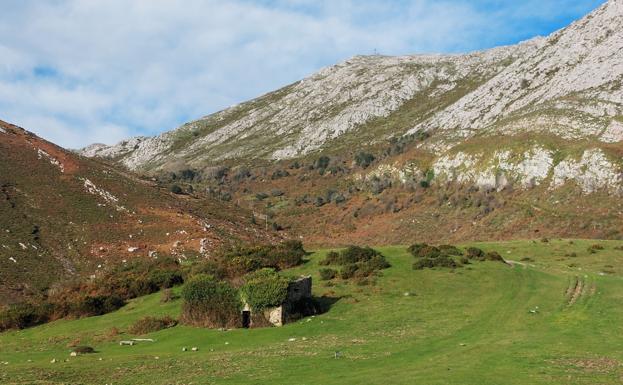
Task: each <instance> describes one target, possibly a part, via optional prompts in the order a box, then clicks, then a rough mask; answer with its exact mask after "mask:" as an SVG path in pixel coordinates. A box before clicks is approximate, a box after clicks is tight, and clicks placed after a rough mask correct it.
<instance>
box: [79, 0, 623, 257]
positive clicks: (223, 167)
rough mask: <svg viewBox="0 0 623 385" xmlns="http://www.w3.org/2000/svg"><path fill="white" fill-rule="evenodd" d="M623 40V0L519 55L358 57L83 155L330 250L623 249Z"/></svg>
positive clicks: (514, 49) (512, 51) (508, 50)
mask: <svg viewBox="0 0 623 385" xmlns="http://www.w3.org/2000/svg"><path fill="white" fill-rule="evenodd" d="M621 31H623V0H610V1H608V2H607V3H605V4H604V5H602V6H601V7H600V8H598V9H596V10H595V11H594V12H592V13H591V14H589V15H587V16H586V17H584V18H582V19H581V20H579V21H577V22H575V23H573V24H571V25H570V26H568V27H567V28H564V29H562V30H560V31H557V32H555V33H553V34H552V35H550V36H548V37H545V38H535V39H532V40H530V41H526V42H523V43H521V44H519V45H516V46H509V47H500V48H495V49H491V50H487V51H482V52H474V53H470V54H465V55H416V56H401V57H387V56H359V57H354V58H352V59H350V60H347V61H345V62H343V63H340V64H338V65H335V66H332V67H329V68H326V69H323V70H321V71H320V72H318V73H316V74H313V75H311V76H310V77H308V78H306V79H303V80H301V81H299V82H297V83H294V84H292V85H289V86H287V87H284V88H282V89H280V90H277V91H275V92H272V93H269V94H267V95H264V96H261V97H259V98H257V99H255V100H251V101H249V102H245V103H242V104H240V105H237V106H234V107H231V108H229V109H226V110H224V111H221V112H218V113H216V114H213V115H209V116H207V117H204V118H201V119H199V120H196V121H194V122H190V123H187V124H185V125H183V126H182V127H180V128H178V129H175V130H173V131H170V132H166V133H164V134H162V135H159V136H156V137H150V138H144V137H140V138H132V139H129V140H127V141H124V142H122V143H119V144H117V145H115V146H104V145H93V146H90V147H88V148H85V149H83V150H82V151H81V153H82V154H83V155H86V156H89V157H99V158H106V159H109V160H112V161H114V162H117V163H118V164H119V165H122V166H124V167H126V168H128V169H130V170H134V171H137V172H139V173H142V174H146V175H151V176H156V177H157V178H158V179H159V180H160V181H162V182H164V183H172V182H173V181H175V180H179V178H180V175H191V177H189V178H187V179H185V182H187V183H189V184H192V185H193V186H194V187H195V191H199V192H201V193H204V195H205V196H209V197H225V198H226V200H231V201H233V202H236V203H237V204H239V205H240V206H242V207H245V208H249V209H253V210H254V211H257V212H261V213H264V214H266V215H268V216H269V217H270V218H272V219H273V220H274V221H275V222H276V223H277V224H278V225H279V226H277V228H279V227H283V228H285V229H289V230H290V231H291V232H292V233H295V234H297V235H299V236H301V237H303V238H304V239H305V240H306V242H311V243H313V244H319V245H323V244H324V245H326V244H342V245H343V244H346V243H351V242H354V243H361V242H368V243H377V244H386V243H400V242H405V241H407V240H409V239H413V238H414V237H421V238H422V239H435V240H440V241H442V240H443V241H457V240H469V239H509V238H518V237H522V238H530V237H534V236H566V237H586V238H591V237H597V238H619V237H621V236H623V235H622V234H621V232H620V228H619V227H620V226H619V223H620V220H621V215H622V214H621V212H622V210H621V205H620V199H619V197H620V195H621V194H622V193H623V162H622V161H621V159H622V154H623V147H622V143H623V142H622V139H623V88H622V87H621V86H622V84H623V63H622V62H621V59H620V58H621V55H622V54H623V32H621ZM362 160H363V161H362ZM172 177H175V178H177V179H175V178H172ZM589 195H590V198H589V199H587V198H586V197H587V196H589Z"/></svg>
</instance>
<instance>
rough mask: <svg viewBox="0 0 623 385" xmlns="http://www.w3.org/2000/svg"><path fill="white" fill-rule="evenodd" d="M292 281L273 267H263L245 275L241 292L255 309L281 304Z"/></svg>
mask: <svg viewBox="0 0 623 385" xmlns="http://www.w3.org/2000/svg"><path fill="white" fill-rule="evenodd" d="M289 283H290V281H289V280H288V279H287V278H285V277H282V276H280V275H279V274H277V272H275V270H272V269H262V270H258V271H256V272H253V273H251V274H249V275H248V276H247V277H245V283H244V285H243V286H242V287H241V288H240V294H241V295H242V298H243V299H244V300H245V301H246V303H247V304H248V305H249V306H250V307H251V309H253V310H255V311H259V310H263V309H266V308H268V307H274V306H279V305H281V304H282V303H283V302H284V301H285V299H286V297H287V295H288V285H289Z"/></svg>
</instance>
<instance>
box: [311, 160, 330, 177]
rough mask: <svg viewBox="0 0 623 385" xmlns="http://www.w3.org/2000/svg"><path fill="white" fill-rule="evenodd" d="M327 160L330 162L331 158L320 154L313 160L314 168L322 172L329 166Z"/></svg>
mask: <svg viewBox="0 0 623 385" xmlns="http://www.w3.org/2000/svg"><path fill="white" fill-rule="evenodd" d="M329 162H331V159H330V158H329V157H328V156H321V157H320V158H318V159H317V160H316V162H314V168H316V169H318V170H321V171H322V172H323V173H324V170H325V169H326V168H327V167H329Z"/></svg>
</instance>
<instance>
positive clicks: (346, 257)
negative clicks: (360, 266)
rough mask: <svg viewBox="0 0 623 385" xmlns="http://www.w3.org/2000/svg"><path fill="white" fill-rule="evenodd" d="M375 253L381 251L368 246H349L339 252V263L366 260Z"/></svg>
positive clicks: (375, 254)
mask: <svg viewBox="0 0 623 385" xmlns="http://www.w3.org/2000/svg"><path fill="white" fill-rule="evenodd" d="M377 255H381V253H379V252H378V251H376V250H374V249H373V248H371V247H368V246H366V247H359V246H349V247H347V248H346V249H344V250H342V252H341V253H340V257H339V264H342V265H343V264H347V263H357V262H367V261H369V260H371V259H372V257H374V256H377Z"/></svg>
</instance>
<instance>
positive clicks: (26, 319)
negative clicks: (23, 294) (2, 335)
mask: <svg viewBox="0 0 623 385" xmlns="http://www.w3.org/2000/svg"><path fill="white" fill-rule="evenodd" d="M50 311H51V309H50V308H49V307H48V306H42V305H36V304H32V303H18V304H12V305H9V307H8V308H7V309H6V310H4V311H2V312H0V330H8V329H25V328H27V327H31V326H35V325H40V324H42V323H45V322H48V321H49V320H50Z"/></svg>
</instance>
